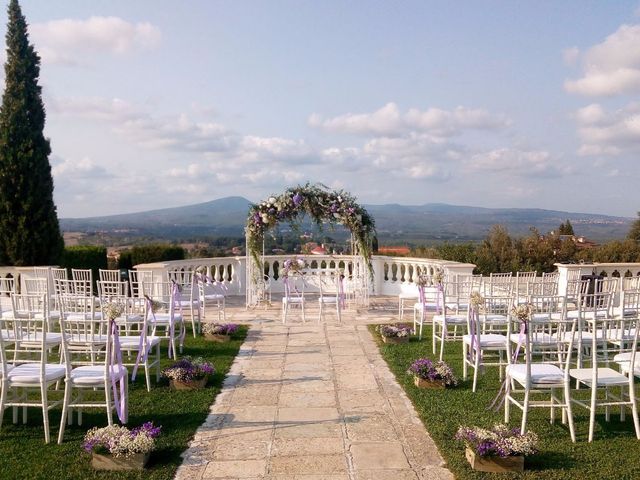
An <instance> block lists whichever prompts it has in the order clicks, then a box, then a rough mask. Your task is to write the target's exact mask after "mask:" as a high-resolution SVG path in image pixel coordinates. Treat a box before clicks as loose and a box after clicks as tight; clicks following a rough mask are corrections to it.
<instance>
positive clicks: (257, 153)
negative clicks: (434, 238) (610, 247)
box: [0, 0, 640, 218]
mask: <svg viewBox="0 0 640 480" xmlns="http://www.w3.org/2000/svg"><path fill="white" fill-rule="evenodd" d="M3 3H4V5H5V7H6V4H7V3H8V2H7V0H5V1H4V2H3ZM21 6H22V10H23V14H24V15H25V16H26V19H27V22H28V24H29V35H30V40H31V42H32V43H33V44H34V46H35V48H36V50H37V51H38V52H39V54H40V56H41V58H42V66H41V74H40V84H41V85H42V87H43V100H44V103H45V108H46V111H47V123H46V127H45V135H46V136H47V137H48V138H50V141H51V148H52V154H51V156H50V162H51V166H52V172H53V176H54V184H55V191H54V198H55V201H56V204H57V208H58V214H59V216H61V217H63V218H66V217H88V216H98V215H109V214H117V213H127V212H135V211H144V210H149V209H155V208H165V207H173V206H180V205H188V204H193V203H200V202H206V201H209V200H213V199H217V198H221V197H226V196H230V195H240V196H244V197H246V198H248V199H249V200H251V201H254V202H258V201H260V200H262V199H263V198H265V197H268V196H270V195H271V194H278V193H280V192H281V191H283V190H284V189H285V188H287V187H289V186H293V185H296V184H299V183H305V182H312V183H315V182H321V183H323V184H325V185H327V186H328V187H330V188H336V189H344V190H347V191H349V192H351V193H352V194H354V195H355V196H356V197H357V198H358V200H359V201H360V202H362V203H366V204H383V203H400V204H410V205H421V204H425V203H448V204H455V205H474V206H483V207H520V208H544V209H555V210H566V211H571V212H587V213H601V214H609V215H620V216H628V217H635V215H636V212H637V211H638V210H639V209H640V206H639V205H638V201H637V199H638V198H639V196H638V194H637V189H638V185H640V165H639V164H638V153H640V99H639V98H638V95H639V93H640V3H639V2H638V1H634V2H631V1H615V2H610V1H609V2H603V1H586V0H580V1H563V2H557V1H552V0H548V1H544V0H535V1H534V0H531V1H528V2H524V1H523V2H513V1H507V0H504V1H458V2H450V1H424V0H416V1H411V0H406V1H403V2H395V1H373V0H366V1H364V0H363V1H348V2H347V1H334V0H324V1H322V2H318V1H315V0H307V1H303V0H290V1H289V0H270V1H257V0H255V1H240V0H228V1H211V0H190V1H188V2H179V1H175V0H171V1H169V0H136V1H135V2H132V1H130V0H102V1H99V0H92V1H86V0H58V1H55V2H52V1H51V0H22V1H21ZM3 12H6V8H5V9H4V10H3ZM0 24H1V26H0V29H1V30H2V38H4V33H5V31H6V13H5V14H4V17H3V20H0ZM5 58H6V55H5V54H4V53H3V54H2V58H1V60H2V61H3V62H4V59H5ZM3 75H4V74H2V78H1V80H2V84H3V85H4V76H3ZM634 198H635V199H636V200H635V201H634V200H633V199H634Z"/></svg>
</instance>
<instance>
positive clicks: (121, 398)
mask: <svg viewBox="0 0 640 480" xmlns="http://www.w3.org/2000/svg"><path fill="white" fill-rule="evenodd" d="M109 328H110V329H111V336H112V337H113V351H112V352H111V355H110V357H109V367H108V368H109V373H110V377H111V389H112V391H113V404H114V406H115V407H116V414H117V415H118V419H119V420H120V422H121V423H125V422H126V415H125V412H126V409H127V394H126V391H127V390H126V386H125V383H124V382H126V381H127V376H126V375H122V376H121V377H120V382H119V385H118V382H116V379H115V376H114V373H115V372H114V367H116V366H117V367H118V370H117V372H118V373H120V372H121V371H122V369H123V368H124V367H123V365H122V352H121V350H120V336H119V333H118V325H117V324H116V319H115V318H111V319H109Z"/></svg>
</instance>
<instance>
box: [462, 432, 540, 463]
mask: <svg viewBox="0 0 640 480" xmlns="http://www.w3.org/2000/svg"><path fill="white" fill-rule="evenodd" d="M456 439H457V440H460V441H463V442H464V443H465V445H466V457H467V460H468V462H469V464H470V465H471V468H472V469H474V470H478V471H481V472H522V471H524V457H525V456H527V455H533V454H535V453H536V452H537V444H538V436H537V435H536V434H535V433H533V432H526V433H524V434H521V433H520V429H519V428H513V429H510V428H509V427H507V426H506V425H504V424H497V425H494V426H493V428H491V429H490V430H488V429H484V428H480V427H460V428H458V432H457V433H456Z"/></svg>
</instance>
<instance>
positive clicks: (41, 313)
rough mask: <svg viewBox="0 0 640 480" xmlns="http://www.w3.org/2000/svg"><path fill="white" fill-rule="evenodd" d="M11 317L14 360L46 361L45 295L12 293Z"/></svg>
mask: <svg viewBox="0 0 640 480" xmlns="http://www.w3.org/2000/svg"><path fill="white" fill-rule="evenodd" d="M11 304H12V309H13V318H12V319H11V320H10V321H9V322H10V324H11V326H12V328H13V333H14V339H15V342H14V361H15V362H16V363H34V362H39V363H40V364H41V370H42V372H43V371H44V365H45V364H46V363H47V355H48V350H49V344H48V343H47V333H48V331H49V327H48V320H49V318H48V312H49V304H48V299H47V296H46V295H42V294H40V295H39V294H26V293H23V294H18V293H16V294H13V295H12V296H11Z"/></svg>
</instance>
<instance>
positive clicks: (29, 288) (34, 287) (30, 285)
mask: <svg viewBox="0 0 640 480" xmlns="http://www.w3.org/2000/svg"><path fill="white" fill-rule="evenodd" d="M21 293H26V294H28V295H48V294H49V279H47V278H25V279H24V292H21Z"/></svg>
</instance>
